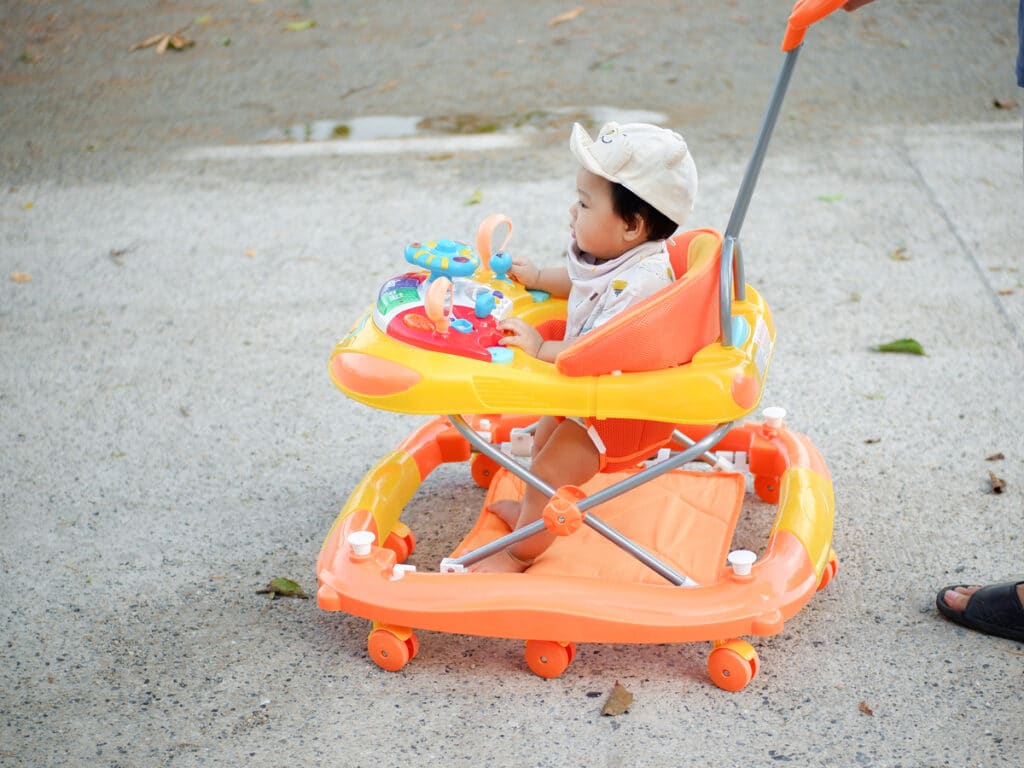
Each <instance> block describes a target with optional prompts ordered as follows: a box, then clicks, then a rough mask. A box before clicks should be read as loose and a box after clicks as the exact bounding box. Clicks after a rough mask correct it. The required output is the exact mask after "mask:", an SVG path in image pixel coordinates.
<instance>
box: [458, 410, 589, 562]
mask: <svg viewBox="0 0 1024 768" xmlns="http://www.w3.org/2000/svg"><path fill="white" fill-rule="evenodd" d="M600 462H601V457H600V454H599V453H598V451H597V448H596V446H595V445H594V443H593V441H592V440H591V439H590V435H588V434H587V431H586V430H585V429H584V428H583V427H581V426H580V425H579V424H577V423H576V422H573V421H568V420H566V421H563V422H561V423H559V424H557V426H556V427H555V428H554V429H553V430H552V431H551V433H550V435H549V436H547V437H546V439H545V440H544V443H543V444H542V446H541V447H540V449H539V450H538V452H537V454H536V456H535V457H534V460H533V467H532V470H533V473H534V474H535V475H537V476H538V477H539V478H540V479H541V480H543V481H544V482H545V483H547V484H548V485H550V486H551V487H552V488H560V487H562V486H563V485H582V484H583V483H585V482H586V481H587V480H589V479H590V478H592V477H593V476H594V475H595V474H597V470H598V469H599V468H600V466H601V463H600ZM547 503H548V499H547V498H546V497H545V496H544V494H542V493H541V492H540V491H538V490H537V489H535V488H534V487H533V486H527V488H526V492H525V493H524V494H523V501H522V504H521V505H520V511H519V519H518V520H517V521H516V524H515V528H516V529H517V530H518V529H519V528H522V527H523V526H525V525H529V524H530V523H533V522H535V521H537V520H540V518H541V517H542V516H543V514H544V507H545V506H546V505H547ZM554 539H555V535H554V534H552V533H549V532H547V531H543V532H541V533H538V534H536V535H534V536H531V537H530V538H529V539H526V540H525V541H521V542H519V543H517V544H514V545H512V546H511V547H509V548H508V550H505V551H502V552H499V553H498V554H496V555H492V556H491V557H488V558H487V559H485V560H482V561H480V562H479V563H476V564H474V565H472V566H470V570H471V571H477V572H480V573H484V572H505V573H515V572H518V571H523V570H525V569H526V568H528V567H529V565H530V563H531V562H533V560H534V558H536V557H537V556H539V555H540V554H541V553H542V552H543V551H544V550H546V549H547V548H548V547H549V546H551V543H552V542H553V541H554Z"/></svg>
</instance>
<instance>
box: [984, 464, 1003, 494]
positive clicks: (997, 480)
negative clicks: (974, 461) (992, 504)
mask: <svg viewBox="0 0 1024 768" xmlns="http://www.w3.org/2000/svg"><path fill="white" fill-rule="evenodd" d="M988 481H989V483H990V484H991V485H992V493H1002V492H1003V491H1004V490H1005V488H1006V481H1005V480H1003V478H1001V477H999V476H998V475H997V474H996V473H995V472H993V471H992V470H991V469H990V470H989V471H988Z"/></svg>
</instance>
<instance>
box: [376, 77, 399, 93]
mask: <svg viewBox="0 0 1024 768" xmlns="http://www.w3.org/2000/svg"><path fill="white" fill-rule="evenodd" d="M400 82H402V81H401V80H388V81H387V82H386V83H384V85H382V86H381V87H380V88H378V89H377V92H378V93H384V92H385V91H393V90H395V88H397V87H398V84H399V83H400Z"/></svg>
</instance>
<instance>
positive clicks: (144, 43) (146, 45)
mask: <svg viewBox="0 0 1024 768" xmlns="http://www.w3.org/2000/svg"><path fill="white" fill-rule="evenodd" d="M165 37H168V35H167V34H166V33H164V32H161V33H160V34H159V35H153V36H152V37H147V38H146V39H145V40H143V41H142V42H141V43H135V45H133V46H132V47H131V48H129V49H128V52H129V53H131V52H132V51H138V50H141V49H143V48H149V46H151V45H156V44H157V43H159V42H160V41H161V40H163V39H164V38H165Z"/></svg>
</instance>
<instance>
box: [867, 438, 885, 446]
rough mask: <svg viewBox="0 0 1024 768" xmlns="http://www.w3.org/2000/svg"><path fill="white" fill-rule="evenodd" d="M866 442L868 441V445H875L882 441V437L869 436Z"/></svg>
mask: <svg viewBox="0 0 1024 768" xmlns="http://www.w3.org/2000/svg"><path fill="white" fill-rule="evenodd" d="M864 442H865V443H867V444H868V445H874V444H875V443H880V442H882V438H880V437H869V438H868V439H867V440H865V441H864Z"/></svg>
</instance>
